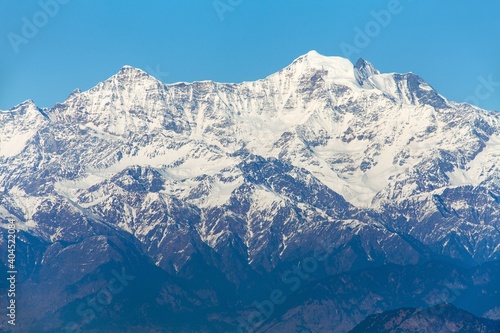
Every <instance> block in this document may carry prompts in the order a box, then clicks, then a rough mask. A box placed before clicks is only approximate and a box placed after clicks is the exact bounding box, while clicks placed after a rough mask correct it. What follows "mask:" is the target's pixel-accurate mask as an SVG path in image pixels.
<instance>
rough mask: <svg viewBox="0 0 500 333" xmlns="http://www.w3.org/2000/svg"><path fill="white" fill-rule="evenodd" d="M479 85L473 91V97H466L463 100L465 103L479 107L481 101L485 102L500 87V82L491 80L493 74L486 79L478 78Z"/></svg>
mask: <svg viewBox="0 0 500 333" xmlns="http://www.w3.org/2000/svg"><path fill="white" fill-rule="evenodd" d="M477 79H478V81H479V84H478V85H477V86H476V89H475V90H474V95H471V96H467V97H466V98H465V100H464V102H465V103H468V104H473V105H476V106H479V103H480V102H481V101H485V100H487V99H489V98H491V96H492V95H493V94H494V93H495V91H496V90H497V88H498V87H500V81H494V80H493V74H490V75H488V77H487V78H485V77H484V76H479V77H478V78H477Z"/></svg>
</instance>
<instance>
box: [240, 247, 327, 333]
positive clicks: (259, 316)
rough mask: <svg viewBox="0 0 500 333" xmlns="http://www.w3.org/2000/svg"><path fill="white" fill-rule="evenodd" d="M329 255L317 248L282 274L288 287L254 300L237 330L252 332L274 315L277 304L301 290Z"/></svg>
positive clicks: (282, 280)
mask: <svg viewBox="0 0 500 333" xmlns="http://www.w3.org/2000/svg"><path fill="white" fill-rule="evenodd" d="M327 257H328V251H324V249H321V251H318V250H315V251H314V255H312V256H309V257H307V258H305V259H304V260H302V261H301V262H299V263H298V264H297V265H295V266H293V267H292V269H290V270H287V271H285V272H284V273H283V274H282V275H281V282H282V283H283V284H284V285H287V288H286V289H285V288H283V289H281V288H276V289H274V290H272V291H271V292H270V293H269V297H268V298H267V299H264V300H261V301H255V302H253V303H252V307H253V308H254V309H253V310H252V311H250V312H249V313H248V314H247V315H246V318H243V317H241V316H240V317H238V319H237V320H238V324H239V326H238V328H237V331H236V332H237V333H251V332H253V331H254V330H255V329H257V328H258V327H259V326H260V325H262V323H264V321H266V320H267V319H269V318H270V317H271V316H272V315H273V313H274V312H275V310H276V307H277V306H279V305H281V304H283V303H285V302H286V300H287V294H290V293H292V292H295V291H297V290H299V289H300V287H301V286H302V284H303V283H304V281H307V280H309V278H310V277H311V275H312V274H313V273H315V272H316V271H317V270H318V268H319V267H320V264H322V263H323V265H324V263H325V261H326V259H327Z"/></svg>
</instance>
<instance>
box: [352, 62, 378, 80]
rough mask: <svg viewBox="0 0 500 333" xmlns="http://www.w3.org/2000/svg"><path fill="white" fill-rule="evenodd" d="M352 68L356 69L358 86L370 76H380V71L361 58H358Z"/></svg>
mask: <svg viewBox="0 0 500 333" xmlns="http://www.w3.org/2000/svg"><path fill="white" fill-rule="evenodd" d="M354 67H355V69H356V71H355V73H356V79H357V80H358V82H359V84H360V85H363V82H364V81H365V80H366V79H368V78H369V77H370V76H373V75H378V74H380V71H379V70H378V69H376V68H375V66H373V65H372V64H371V63H370V62H368V61H366V60H365V59H363V58H359V59H358V61H357V62H356V65H354Z"/></svg>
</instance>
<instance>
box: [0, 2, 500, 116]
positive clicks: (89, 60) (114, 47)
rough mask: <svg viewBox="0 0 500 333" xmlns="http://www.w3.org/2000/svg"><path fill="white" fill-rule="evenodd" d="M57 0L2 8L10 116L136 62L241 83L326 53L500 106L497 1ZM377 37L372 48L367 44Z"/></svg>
mask: <svg viewBox="0 0 500 333" xmlns="http://www.w3.org/2000/svg"><path fill="white" fill-rule="evenodd" d="M53 1H57V0H41V1H38V0H23V1H19V0H2V1H1V2H0V13H1V14H0V15H1V16H0V17H1V20H0V37H1V38H0V51H1V52H0V56H1V62H0V109H8V108H10V107H12V106H14V105H16V104H18V103H20V102H22V101H24V100H26V99H33V100H34V101H35V103H37V104H38V105H39V106H46V107H50V106H53V105H54V104H55V103H56V102H60V101H63V100H64V99H65V98H66V97H67V96H68V95H69V94H70V93H71V91H72V90H73V89H75V88H80V89H82V90H86V89H89V88H91V87H92V86H94V85H95V84H97V83H98V82H100V81H102V80H104V79H106V78H108V77H109V76H111V75H113V74H114V73H116V72H117V71H118V70H119V68H121V67H122V66H123V65H125V64H128V65H132V66H135V67H139V68H142V69H146V70H149V71H151V72H159V73H156V74H157V75H158V76H160V77H159V78H160V79H161V80H162V81H164V82H167V83H169V82H177V81H195V80H205V79H210V80H214V81H221V82H241V81H248V80H255V79H259V78H263V77H265V76H267V75H269V74H271V73H273V72H275V71H277V70H279V69H281V68H283V67H284V66H286V65H288V64H289V63H290V62H291V61H292V60H293V59H295V58H297V57H298V56H300V55H302V54H304V53H306V52H307V51H309V50H312V49H315V50H317V51H318V52H320V53H322V54H326V55H341V56H343V55H348V56H349V58H350V59H351V61H356V60H357V58H359V57H363V58H365V59H367V60H369V61H371V62H372V63H373V64H374V65H375V66H376V67H377V68H378V69H379V70H381V71H383V72H408V71H412V72H414V73H416V74H419V75H420V76H422V77H423V78H424V79H425V80H427V81H428V82H429V83H430V84H431V85H433V86H434V87H435V88H436V89H437V90H438V91H439V92H440V93H442V94H443V95H445V96H446V97H448V98H449V99H452V100H457V101H464V100H465V99H467V98H469V100H471V101H476V102H477V103H478V104H479V105H480V106H481V107H484V108H488V109H494V110H500V61H499V60H500V40H499V37H500V20H499V15H500V1H498V0H481V1H472V0H471V1H451V0H440V1H437V0H413V1H412V0H400V1H398V0H389V1H388V0H380V1H379V0H370V1H362V0H359V1H355V0H331V1H327V0H322V1H319V0H302V1H299V0H275V1H270V0H221V1H219V2H215V4H218V6H219V7H218V8H219V12H217V10H216V9H215V7H214V1H213V0H142V1H128V0H107V1H103V0H64V1H63V0H60V1H61V2H67V3H66V4H61V5H59V8H58V11H57V13H52V14H53V15H52V16H50V15H47V14H44V12H43V10H44V9H43V8H42V6H41V3H52V2H53ZM391 1H392V2H394V1H396V2H399V3H400V4H399V6H394V4H391ZM224 6H225V7H224ZM391 6H392V7H391ZM388 9H392V11H393V12H394V13H393V14H391V17H390V22H389V23H388V24H386V22H384V21H381V22H382V23H378V22H377V21H376V20H375V17H374V15H373V13H372V11H376V12H380V11H381V10H388ZM46 11H47V9H46ZM48 11H50V10H48ZM221 18H222V19H223V20H221ZM26 22H28V23H29V24H34V23H36V24H38V25H39V26H40V27H39V28H37V27H36V26H35V28H36V29H38V31H35V32H33V31H29V29H27V28H26V27H24V26H25V25H26V24H27V23H26ZM377 25H378V26H377ZM23 27H24V30H25V31H24V32H23ZM367 29H368V31H369V33H370V35H372V36H371V37H370V36H368V41H367V40H361V39H359V36H358V40H356V35H357V32H358V31H363V33H365V32H366V31H367ZM369 29H371V30H369ZM26 37H28V38H26ZM19 38H21V39H19ZM22 38H25V39H22ZM20 40H22V42H21V41H20ZM13 41H14V42H13ZM342 43H345V44H342ZM347 44H349V45H351V46H353V47H356V49H357V50H356V53H353V52H351V53H350V54H347V53H346V52H345V45H347ZM13 45H14V47H13ZM342 45H343V46H344V48H343V47H342ZM16 48H17V51H18V52H17V53H16V52H15V49H16ZM343 49H344V50H343ZM167 73H168V74H167ZM153 74H155V73H153ZM479 77H482V78H483V80H481V79H478V78H479ZM489 79H490V80H493V81H494V83H495V84H493V85H492V84H486V86H485V84H484V82H483V81H488V80H489ZM496 82H498V83H496ZM476 91H478V92H479V94H478V93H477V92H476ZM470 97H472V99H470Z"/></svg>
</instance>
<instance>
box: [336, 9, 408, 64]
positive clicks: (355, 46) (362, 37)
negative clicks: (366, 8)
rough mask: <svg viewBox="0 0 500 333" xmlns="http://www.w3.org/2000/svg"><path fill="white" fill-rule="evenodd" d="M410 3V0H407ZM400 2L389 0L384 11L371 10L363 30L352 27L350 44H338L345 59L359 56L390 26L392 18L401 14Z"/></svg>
mask: <svg viewBox="0 0 500 333" xmlns="http://www.w3.org/2000/svg"><path fill="white" fill-rule="evenodd" d="M407 1H412V0H407ZM403 9H404V7H403V4H402V3H401V0H389V1H388V2H387V6H386V9H382V10H379V11H375V10H372V11H371V12H370V15H371V16H372V18H373V19H372V20H370V21H368V22H367V23H366V24H365V26H364V27H363V28H360V27H358V26H356V27H354V32H355V35H354V37H353V40H352V44H351V43H346V42H342V43H340V50H341V51H342V53H343V55H344V57H345V58H350V57H351V56H352V55H353V54H359V53H361V51H362V50H363V49H364V48H366V47H368V45H370V43H371V42H372V41H373V40H374V39H375V38H377V37H378V36H379V35H380V33H381V32H382V30H383V29H384V28H386V27H387V26H389V24H391V22H392V19H393V17H394V16H396V15H399V14H401V13H402V12H403Z"/></svg>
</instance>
